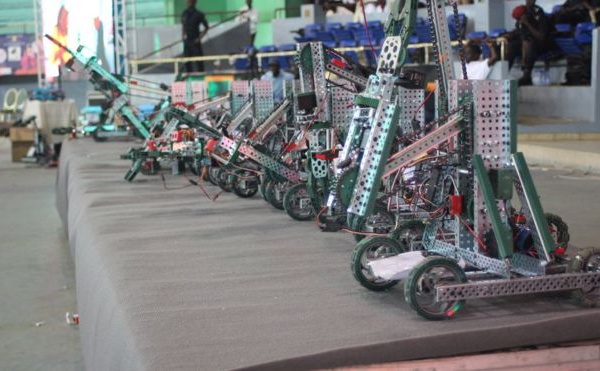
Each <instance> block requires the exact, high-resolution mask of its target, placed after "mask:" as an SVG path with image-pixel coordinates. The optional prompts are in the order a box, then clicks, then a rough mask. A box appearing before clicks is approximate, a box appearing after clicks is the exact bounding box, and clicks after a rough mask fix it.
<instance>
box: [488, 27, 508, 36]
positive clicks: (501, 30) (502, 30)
mask: <svg viewBox="0 0 600 371" xmlns="http://www.w3.org/2000/svg"><path fill="white" fill-rule="evenodd" d="M505 33H506V28H494V29H492V30H491V31H490V33H489V35H490V37H493V38H494V39H495V38H498V37H500V36H502V35H504V34H505Z"/></svg>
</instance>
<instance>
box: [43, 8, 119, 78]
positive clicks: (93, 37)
mask: <svg viewBox="0 0 600 371" xmlns="http://www.w3.org/2000/svg"><path fill="white" fill-rule="evenodd" d="M42 12H43V24H44V25H43V27H44V34H48V35H50V36H52V37H54V38H55V39H56V40H58V41H59V42H61V43H63V44H65V45H67V46H68V47H69V48H71V49H77V47H78V46H79V45H84V46H85V47H86V48H87V49H88V50H90V51H91V52H92V53H94V54H95V55H96V56H98V61H99V63H101V64H102V66H103V67H105V68H106V69H107V70H109V71H111V72H114V66H115V47H114V34H113V2H112V0H86V1H81V0H44V1H43V2H42ZM70 57H71V56H70V55H69V53H67V52H65V51H64V50H62V49H61V48H59V47H57V46H55V45H54V44H53V43H52V42H50V41H49V40H47V39H45V40H44V60H45V67H46V76H47V77H55V76H58V66H62V65H64V64H65V63H66V62H67V61H68V60H69V59H70Z"/></svg>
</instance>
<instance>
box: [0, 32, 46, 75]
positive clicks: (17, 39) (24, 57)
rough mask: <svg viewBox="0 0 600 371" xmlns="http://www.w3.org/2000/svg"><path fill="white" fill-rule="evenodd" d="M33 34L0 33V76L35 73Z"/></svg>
mask: <svg viewBox="0 0 600 371" xmlns="http://www.w3.org/2000/svg"><path fill="white" fill-rule="evenodd" d="M35 51H36V45H35V35H34V34H20V35H19V34H17V35H0V76H6V75H37V58H36V53H35Z"/></svg>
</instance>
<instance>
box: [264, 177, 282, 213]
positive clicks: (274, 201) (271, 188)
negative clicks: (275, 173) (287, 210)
mask: <svg viewBox="0 0 600 371" xmlns="http://www.w3.org/2000/svg"><path fill="white" fill-rule="evenodd" d="M278 185H279V182H277V181H272V182H269V184H267V187H266V190H265V191H266V192H265V193H266V195H267V201H269V203H270V204H271V205H273V207H274V208H276V209H277V210H284V208H283V197H281V199H279V198H278V197H277V192H276V191H275V187H277V186H278ZM280 194H281V192H280ZM284 195H285V194H284Z"/></svg>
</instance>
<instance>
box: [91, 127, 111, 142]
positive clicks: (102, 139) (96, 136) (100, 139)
mask: <svg viewBox="0 0 600 371" xmlns="http://www.w3.org/2000/svg"><path fill="white" fill-rule="evenodd" d="M99 131H100V128H99V127H98V128H97V129H96V130H94V131H93V132H92V138H94V142H98V143H102V142H106V141H107V140H108V137H101V136H99V133H98V132H99Z"/></svg>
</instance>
